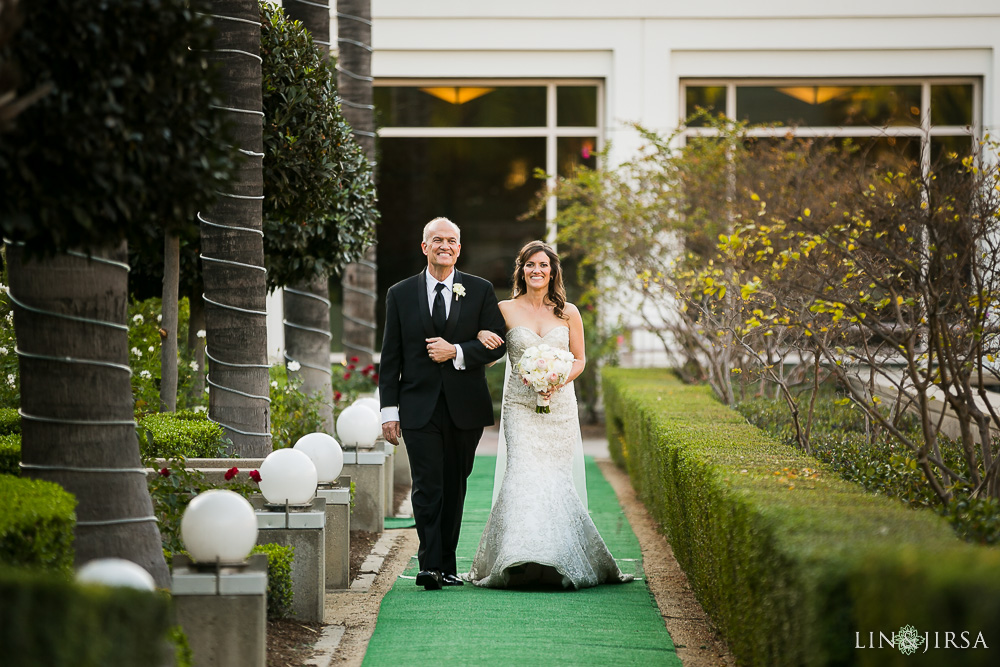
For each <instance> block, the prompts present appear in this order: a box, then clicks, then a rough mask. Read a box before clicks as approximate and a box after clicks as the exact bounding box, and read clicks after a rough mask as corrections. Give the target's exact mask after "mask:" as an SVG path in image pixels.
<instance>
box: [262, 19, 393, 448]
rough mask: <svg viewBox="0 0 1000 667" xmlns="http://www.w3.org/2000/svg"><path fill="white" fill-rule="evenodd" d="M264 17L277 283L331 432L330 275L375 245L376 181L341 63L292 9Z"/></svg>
mask: <svg viewBox="0 0 1000 667" xmlns="http://www.w3.org/2000/svg"><path fill="white" fill-rule="evenodd" d="M261 23H262V25H263V28H262V48H261V53H262V55H263V58H264V65H263V82H264V83H263V91H264V92H263V103H264V114H265V124H264V151H265V154H266V155H265V159H264V194H265V200H264V231H265V235H264V246H265V254H266V262H267V268H268V286H269V287H270V288H272V289H274V288H276V287H286V288H289V289H286V290H285V296H284V302H285V321H286V325H285V346H286V356H287V358H288V359H289V360H290V367H289V371H290V374H291V375H292V376H294V375H295V374H298V375H300V376H301V378H302V380H303V384H302V390H303V391H305V392H306V393H307V394H310V395H311V394H314V393H317V392H318V393H319V394H320V396H321V399H322V402H323V404H324V406H325V412H324V421H325V422H326V424H327V428H329V429H332V428H333V388H332V384H331V374H330V333H329V331H330V311H329V299H328V296H329V288H328V281H329V276H330V275H331V274H335V273H336V274H339V273H340V271H341V269H342V268H343V267H344V265H345V264H347V263H348V262H350V261H355V260H357V259H359V258H360V257H361V256H362V254H363V253H364V250H365V248H366V247H367V246H368V245H370V244H371V242H372V239H373V237H374V225H375V223H376V221H377V220H378V212H377V210H376V208H375V184H374V180H373V178H372V173H371V168H370V167H369V165H368V160H367V159H366V158H365V155H364V153H363V152H362V151H361V148H360V147H359V146H358V145H357V144H356V143H355V141H354V139H353V138H352V136H351V127H350V126H349V125H348V124H347V122H346V121H345V120H344V116H343V114H342V113H341V110H340V100H339V98H338V97H337V88H336V72H335V70H334V69H333V67H332V64H331V63H329V62H328V61H327V60H326V59H325V58H324V57H323V53H322V52H321V51H320V50H319V48H318V47H317V46H316V44H315V43H314V41H313V38H312V36H311V35H310V33H309V32H307V31H306V29H305V27H304V26H303V25H302V23H299V22H298V21H291V20H288V19H287V18H286V16H285V14H284V11H283V10H281V9H279V8H275V7H273V6H272V5H270V4H268V3H261ZM327 23H329V22H327Z"/></svg>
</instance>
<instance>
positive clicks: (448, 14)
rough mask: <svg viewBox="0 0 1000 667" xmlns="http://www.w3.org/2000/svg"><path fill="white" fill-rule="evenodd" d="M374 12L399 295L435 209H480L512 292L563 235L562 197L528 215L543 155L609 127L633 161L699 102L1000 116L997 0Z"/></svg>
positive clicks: (914, 133)
mask: <svg viewBox="0 0 1000 667" xmlns="http://www.w3.org/2000/svg"><path fill="white" fill-rule="evenodd" d="M372 19H373V27H372V35H373V47H374V53H373V59H372V74H373V76H374V79H375V83H374V85H375V86H376V91H375V101H376V107H377V110H376V113H377V122H378V124H379V126H380V132H379V134H380V150H379V162H380V164H379V179H380V184H379V188H380V200H381V202H382V206H383V216H384V223H383V225H382V226H381V228H380V231H379V265H380V276H379V283H380V285H379V291H380V294H383V295H384V293H385V290H386V289H387V288H388V287H389V286H390V285H391V284H392V283H393V282H395V281H396V280H399V279H401V278H402V277H405V276H406V275H410V274H412V273H414V272H415V271H416V270H418V269H419V267H420V266H421V265H422V263H423V261H424V258H423V257H422V256H421V255H420V253H419V247H418V244H419V228H420V226H422V225H423V223H424V222H426V221H427V220H429V219H430V218H431V217H434V216H436V215H445V216H448V217H450V218H452V219H453V220H455V222H457V223H458V224H459V225H461V226H462V228H463V243H464V244H465V246H464V248H463V259H462V260H461V263H460V266H461V267H462V268H464V269H465V270H468V271H471V272H475V273H479V274H481V275H485V276H486V277H488V278H490V279H491V280H493V281H494V284H495V285H496V286H497V288H498V291H500V292H503V291H504V290H505V289H506V286H507V285H508V284H509V282H508V276H509V273H510V268H511V267H510V263H511V261H512V259H513V256H514V254H515V253H516V251H517V250H518V249H519V248H520V246H521V244H523V243H524V242H525V241H527V240H530V239H532V238H538V237H548V238H552V237H553V234H554V230H553V229H552V225H551V224H550V222H548V221H550V220H551V218H552V215H553V213H554V208H553V207H554V203H552V202H549V203H548V204H545V203H544V202H543V203H542V204H541V205H540V206H539V207H538V208H536V210H535V212H534V213H532V214H528V215H525V213H526V211H528V209H530V208H531V206H532V205H533V203H535V202H536V201H537V200H536V198H537V193H538V192H539V191H540V190H541V187H542V182H541V181H539V180H538V179H537V178H535V177H534V174H535V172H536V170H542V171H544V172H545V173H548V174H557V173H563V172H564V171H565V169H566V168H568V167H569V166H570V165H571V164H574V163H584V164H593V161H594V160H595V158H594V157H593V156H592V152H596V151H597V150H599V149H600V148H602V147H604V146H605V145H606V144H608V142H610V147H611V152H610V154H609V159H610V160H611V161H612V162H617V161H621V160H623V159H625V158H627V157H628V156H629V155H630V154H631V153H632V152H633V151H635V150H636V148H637V147H638V146H639V137H638V135H637V133H636V132H635V130H634V129H632V127H631V126H630V123H639V124H641V125H643V126H645V127H647V128H649V129H653V130H657V131H660V132H663V133H669V132H671V131H673V130H674V129H675V128H677V127H678V125H679V124H680V123H681V121H682V120H683V119H684V118H685V117H686V116H687V115H688V113H689V112H691V111H693V109H694V106H695V105H702V106H712V107H714V108H715V109H716V110H717V111H725V112H726V113H727V115H729V116H730V117H733V118H738V119H746V120H749V121H751V122H754V123H758V122H760V123H783V124H786V125H795V126H796V127H797V128H798V130H797V131H799V132H803V133H810V132H811V133H815V134H835V135H836V134H839V135H843V136H857V137H868V138H879V140H889V141H893V139H895V138H900V137H902V138H904V139H905V140H906V141H909V142H911V144H912V146H913V148H912V150H913V151H915V154H918V155H919V154H921V151H922V156H923V157H924V159H929V158H930V156H932V155H933V154H934V153H935V152H936V151H939V150H941V149H948V150H952V149H955V150H962V149H963V146H965V147H971V145H972V143H971V142H972V141H973V139H974V138H975V137H981V136H983V134H984V133H990V132H994V133H995V132H996V129H997V127H998V125H1000V85H998V81H997V76H998V74H1000V1H998V0H954V1H952V2H941V1H940V0H911V1H908V2H899V1H884V0H869V1H865V2H862V1H860V0H842V1H841V2H838V3H813V2H798V3H789V2H776V1H774V0H764V1H758V2H745V1H742V2H737V1H735V0H715V2H712V3H680V2H669V1H663V0H619V1H618V2H590V1H586V0H548V1H538V0H534V1H531V2H528V1H525V0H507V1H506V2H498V3H485V2H471V1H469V0H420V1H414V0H372ZM692 131H693V132H696V131H697V130H692ZM636 342H637V344H639V345H640V346H641V345H642V342H641V341H639V340H637V341H636ZM640 362H641V360H640Z"/></svg>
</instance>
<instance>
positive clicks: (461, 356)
mask: <svg viewBox="0 0 1000 667" xmlns="http://www.w3.org/2000/svg"><path fill="white" fill-rule="evenodd" d="M451 363H452V364H454V366H455V370H456V371H464V370H465V352H462V346H461V345H456V346H455V358H454V359H452V360H451Z"/></svg>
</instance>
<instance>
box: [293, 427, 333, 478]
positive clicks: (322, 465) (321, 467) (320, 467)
mask: <svg viewBox="0 0 1000 667" xmlns="http://www.w3.org/2000/svg"><path fill="white" fill-rule="evenodd" d="M292 449H297V450H299V451H300V452H303V453H305V455H306V456H308V457H309V458H310V459H312V462H313V465H314V466H316V478H317V480H319V482H321V483H330V482H335V481H337V478H338V477H340V473H341V471H343V469H344V450H342V449H341V448H340V443H339V442H337V440H336V438H334V437H333V436H331V435H327V434H326V433H309V434H308V435H304V436H302V437H301V438H299V439H298V440H297V441H296V442H295V446H294V447H293V448H292Z"/></svg>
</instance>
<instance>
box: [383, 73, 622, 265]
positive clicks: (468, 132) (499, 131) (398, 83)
mask: <svg viewBox="0 0 1000 667" xmlns="http://www.w3.org/2000/svg"><path fill="white" fill-rule="evenodd" d="M374 86H375V87H377V88H392V87H410V88H431V87H435V86H460V87H462V86H476V87H490V88H509V87H516V86H535V87H543V86H544V87H545V88H546V93H545V95H546V98H545V99H546V104H545V113H546V118H545V125H538V126H522V127H410V126H386V127H380V128H379V129H378V136H379V137H381V138H383V139H389V138H407V139H413V138H442V137H448V138H481V137H490V138H497V137H499V138H504V137H519V138H520V137H543V138H544V139H545V173H546V174H548V175H549V178H548V179H547V180H546V187H548V188H549V189H550V190H551V189H552V188H553V187H554V186H555V174H556V171H557V170H558V168H559V165H558V162H557V157H558V150H557V146H558V140H559V139H560V138H565V137H596V138H597V146H596V150H597V151H601V150H603V149H604V142H605V139H604V132H603V131H602V130H603V128H604V106H605V104H604V94H605V93H604V88H605V86H604V80H603V79H564V78H558V79H398V78H392V79H390V78H386V79H377V80H376V81H375V83H374ZM560 86H562V87H568V86H580V87H584V86H588V87H589V86H595V87H596V88H597V124H596V125H594V126H579V127H573V126H563V127H560V126H558V125H557V124H556V122H557V115H558V109H557V108H556V100H557V94H556V89H557V88H558V87H560ZM555 218H556V198H555V197H549V198H548V200H547V201H546V205H545V240H546V242H547V243H549V244H551V245H553V246H555V244H556V234H557V232H558V230H557V229H556V223H555Z"/></svg>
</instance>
